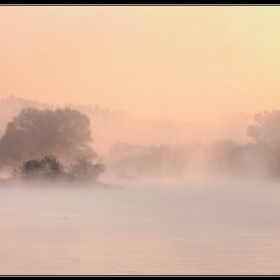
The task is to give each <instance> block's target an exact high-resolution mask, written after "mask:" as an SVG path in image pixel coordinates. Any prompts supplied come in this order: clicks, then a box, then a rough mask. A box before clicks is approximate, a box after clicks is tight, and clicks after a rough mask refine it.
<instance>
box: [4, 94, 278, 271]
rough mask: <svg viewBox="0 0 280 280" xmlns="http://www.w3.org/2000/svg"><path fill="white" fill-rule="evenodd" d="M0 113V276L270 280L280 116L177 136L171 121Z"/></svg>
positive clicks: (65, 110)
mask: <svg viewBox="0 0 280 280" xmlns="http://www.w3.org/2000/svg"><path fill="white" fill-rule="evenodd" d="M7 104H8V107H9V108H10V110H8V111H7V112H6V113H5V111H3V114H4V115H5V117H4V118H3V123H2V131H3V134H2V137H1V138H0V167H1V172H2V176H1V178H2V179H1V182H0V192H1V196H0V204H1V207H0V216H1V228H0V246H1V252H0V274H3V275H4V274H5V275H164V274H167V275H191V274H195V275H211V274H212V275H229V274H233V275H237V274H238V275H242V274H243V275H251V274H279V264H278V259H279V257H280V252H279V250H278V248H279V246H278V245H280V244H278V243H279V242H278V232H279V224H278V220H279V218H280V217H279V213H280V212H279V210H280V209H279V207H280V204H279V198H280V190H279V179H280V172H279V170H280V157H279V152H278V151H279V145H278V143H279V138H278V137H279V135H278V132H277V129H275V128H276V127H278V125H279V123H278V122H279V120H280V118H279V114H280V111H272V112H267V111H266V112H264V113H259V114H256V115H255V116H254V117H253V116H249V115H246V114H236V115H231V116H227V117H225V118H224V119H222V120H220V121H217V122H216V123H214V124H204V125H201V126H198V127H199V128H197V134H195V133H193V134H191V135H190V137H189V138H187V137H186V138H185V137H184V135H187V134H188V133H187V131H189V130H187V129H186V130H185V128H186V127H189V126H186V127H185V125H186V123H184V122H180V121H170V120H162V121H155V120H137V119H135V118H134V117H133V116H132V115H130V114H129V113H127V112H124V111H115V112H112V111H109V110H108V109H102V108H100V107H98V106H96V107H94V108H92V107H90V106H84V105H73V104H66V106H63V107H60V106H56V105H52V104H42V103H39V102H35V101H31V100H28V99H21V98H17V97H15V96H11V97H10V98H8V99H4V100H2V101H1V102H0V107H1V106H3V107H4V106H7ZM4 120H5V121H7V123H6V125H4ZM245 120H247V121H248V125H247V126H245V124H244V123H246V122H245ZM249 120H251V121H249ZM243 121H244V122H243ZM211 125H213V126H211ZM195 127H196V126H195V124H193V129H194V130H193V131H195ZM211 127H213V130H211ZM130 129H131V130H130ZM242 129H244V131H243V132H242V133H241V130H242ZM209 131H211V133H209V137H208V136H207V135H208V134H207V132H209ZM236 131H238V132H239V133H235V132H236ZM152 132H153V133H152ZM198 132H199V133H198ZM106 133H107V134H106ZM164 135H165V137H164ZM231 136H232V137H231ZM233 136H234V137H233ZM103 140H104V142H102V141H103ZM98 143H99V144H98ZM101 143H103V145H101Z"/></svg>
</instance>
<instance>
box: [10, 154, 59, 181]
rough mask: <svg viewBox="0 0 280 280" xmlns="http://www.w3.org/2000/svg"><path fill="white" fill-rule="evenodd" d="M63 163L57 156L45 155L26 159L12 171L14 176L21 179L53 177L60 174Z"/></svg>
mask: <svg viewBox="0 0 280 280" xmlns="http://www.w3.org/2000/svg"><path fill="white" fill-rule="evenodd" d="M63 170H64V167H63V165H62V164H61V163H60V162H59V161H58V160H57V158H56V157H55V156H45V157H43V158H41V159H32V160H28V161H25V162H24V163H23V164H22V165H21V166H18V167H17V168H15V169H14V170H13V171H12V177H14V178H21V179H38V178H44V179H47V178H48V179H51V178H55V177H57V176H58V175H60V174H61V173H62V172H63Z"/></svg>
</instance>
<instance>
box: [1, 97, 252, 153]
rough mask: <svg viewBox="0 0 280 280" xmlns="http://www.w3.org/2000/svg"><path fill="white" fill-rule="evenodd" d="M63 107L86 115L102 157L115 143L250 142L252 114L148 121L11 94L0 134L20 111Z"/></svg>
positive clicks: (122, 113)
mask: <svg viewBox="0 0 280 280" xmlns="http://www.w3.org/2000/svg"><path fill="white" fill-rule="evenodd" d="M64 106H67V107H69V108H71V109H75V110H78V111H80V112H81V113H83V114H85V115H87V116H88V118H89V119H90V128H91V131H92V135H93V138H94V142H93V145H94V148H95V150H96V151H98V152H99V153H100V154H102V155H104V156H107V154H108V152H109V150H110V148H111V147H112V146H113V145H115V144H116V143H118V142H126V143H132V144H136V145H145V146H149V145H155V146H160V145H180V144H185V143H192V142H194V141H197V140H198V141H201V142H203V143H205V142H213V141H218V140H222V139H231V140H232V141H234V142H237V143H242V144H244V143H246V142H248V141H249V140H250V139H249V138H248V136H247V134H246V128H247V126H248V125H250V124H252V122H253V115H251V114H246V113H241V112H239V113H235V114H228V115H223V116H221V117H220V118H219V119H217V120H216V121H215V122H210V123H209V122H204V123H201V122H195V121H187V120H171V119H164V120H163V119H158V120H149V119H147V118H145V116H144V117H143V118H142V119H136V118H135V117H134V116H133V112H126V111H123V110H117V111H112V110H109V109H107V108H101V107H99V106H97V105H96V106H93V107H92V106H89V105H81V104H70V103H65V104H63V105H58V104H48V103H42V102H38V101H35V100H30V99H26V98H19V97H16V96H14V95H11V96H10V97H8V98H5V99H2V100H0V111H1V120H0V135H2V134H3V133H4V132H5V128H6V124H7V123H8V122H9V121H11V119H12V118H13V117H14V116H16V115H18V114H19V113H20V111H21V110H22V109H23V108H26V107H31V108H36V109H39V110H44V109H50V110H55V109H58V108H63V107H64Z"/></svg>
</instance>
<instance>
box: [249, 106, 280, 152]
mask: <svg viewBox="0 0 280 280" xmlns="http://www.w3.org/2000/svg"><path fill="white" fill-rule="evenodd" d="M254 119H255V125H250V126H248V128H247V135H248V136H249V137H251V138H252V139H253V140H254V141H255V142H256V143H266V144H269V145H270V146H271V147H272V148H275V147H277V148H278V147H280V111H279V110H278V111H276V110H273V111H272V112H268V111H264V112H262V113H258V114H256V115H255V116H254Z"/></svg>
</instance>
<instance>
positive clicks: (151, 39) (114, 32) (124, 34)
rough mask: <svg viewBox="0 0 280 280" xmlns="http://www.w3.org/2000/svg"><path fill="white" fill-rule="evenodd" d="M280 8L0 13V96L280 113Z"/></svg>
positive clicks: (200, 115)
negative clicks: (277, 111)
mask: <svg viewBox="0 0 280 280" xmlns="http://www.w3.org/2000/svg"><path fill="white" fill-rule="evenodd" d="M279 26H280V7H278V6H275V7H268V6H267V7H264V6H259V7H255V6H243V7H242V6H241V7H235V6H228V7H222V6H220V7H216V6H209V7H207V6H194V7H191V6H178V7H176V6H173V7H170V6H161V7H160V6H155V7H149V6H134V7H133V6H125V7H122V6H119V7H118V6H112V7H111V6H81V7H77V6H73V7H66V6H64V7H59V6H57V7H49V6H43V7H28V6H12V7H11V6H1V7H0V40H1V44H0V62H1V67H0V77H1V78H0V97H1V98H2V97H7V96H9V95H10V94H15V95H16V96H19V97H26V98H31V99H36V100H39V101H46V102H51V103H56V104H65V103H68V102H73V103H81V104H91V105H95V104H98V105H99V106H101V107H107V108H109V109H112V110H115V109H124V110H127V111H129V112H131V113H132V114H133V115H135V116H136V117H137V118H150V119H153V118H172V119H185V120H192V121H193V120H194V121H207V120H209V119H215V118H217V117H218V116H220V115H223V114H227V113H232V112H246V113H255V112H258V111H260V110H264V109H269V110H271V109H279V106H280V82H279V77H280V28H279Z"/></svg>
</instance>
